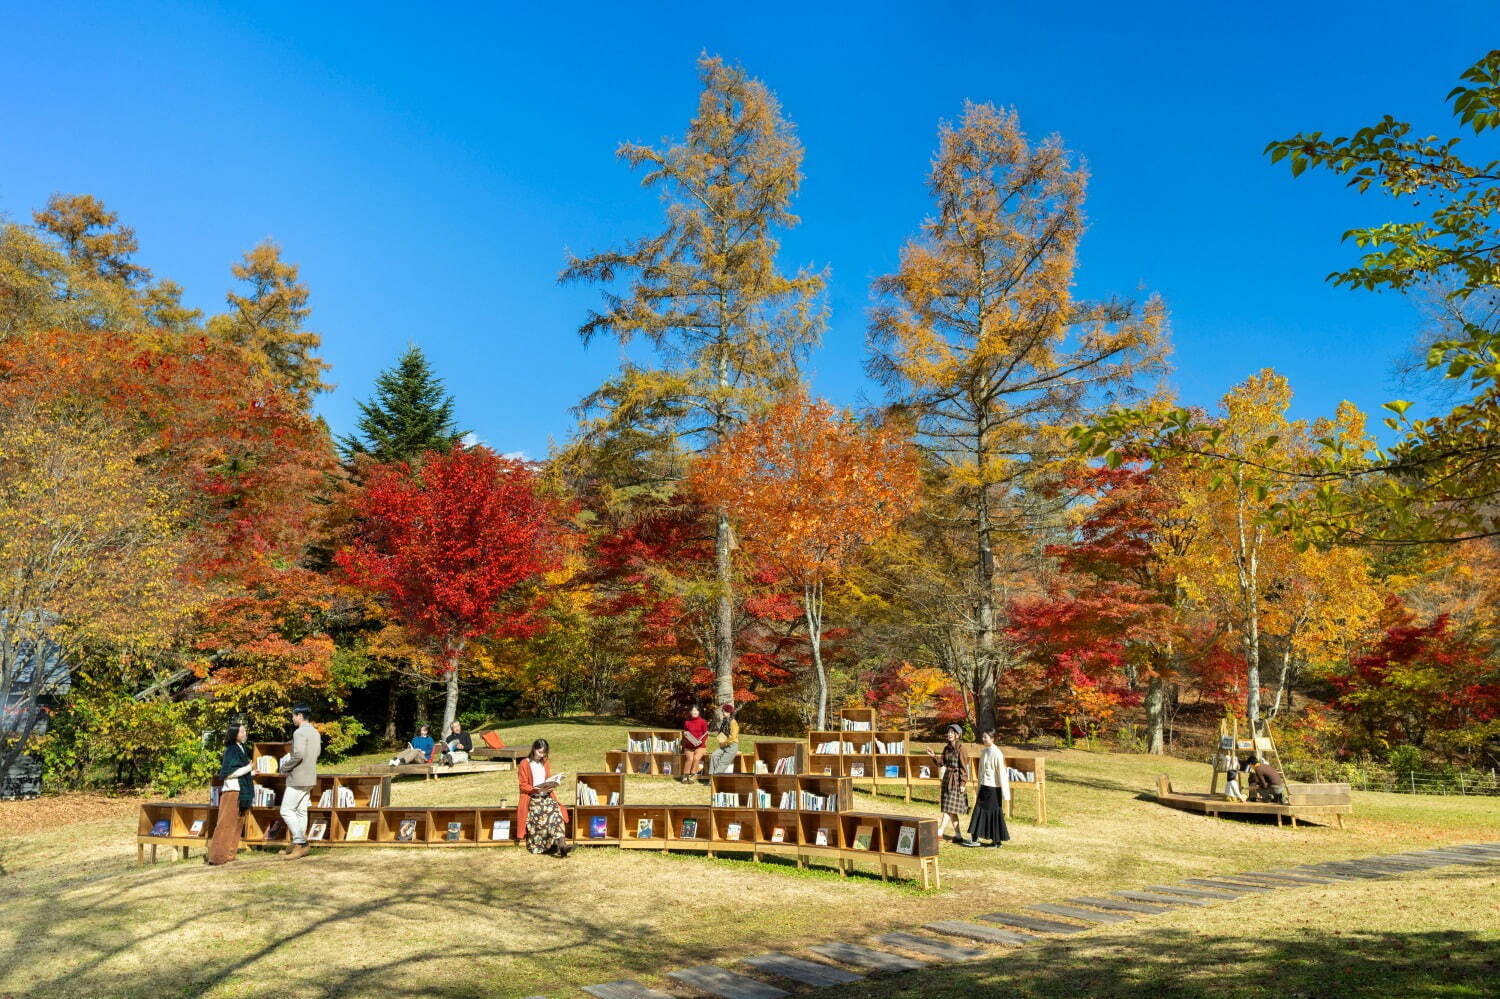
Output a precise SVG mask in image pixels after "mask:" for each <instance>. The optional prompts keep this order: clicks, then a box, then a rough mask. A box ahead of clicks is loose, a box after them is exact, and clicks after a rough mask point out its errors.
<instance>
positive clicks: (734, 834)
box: [724, 822, 740, 841]
mask: <svg viewBox="0 0 1500 999" xmlns="http://www.w3.org/2000/svg"><path fill="white" fill-rule="evenodd" d="M724 838H725V839H727V840H733V841H738V840H739V838H740V824H739V823H738V822H731V823H729V824H728V825H726V826H725V827H724Z"/></svg>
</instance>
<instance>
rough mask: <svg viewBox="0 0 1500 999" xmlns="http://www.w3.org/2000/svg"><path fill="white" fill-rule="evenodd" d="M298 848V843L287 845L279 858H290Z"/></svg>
mask: <svg viewBox="0 0 1500 999" xmlns="http://www.w3.org/2000/svg"><path fill="white" fill-rule="evenodd" d="M296 848H297V844H296V843H287V845H286V846H284V847H282V849H281V853H280V854H278V856H282V857H290V856H291V855H292V851H293V850H295V849H296Z"/></svg>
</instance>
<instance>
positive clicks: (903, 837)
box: [896, 826, 917, 857]
mask: <svg viewBox="0 0 1500 999" xmlns="http://www.w3.org/2000/svg"><path fill="white" fill-rule="evenodd" d="M916 848H917V827H916V826H902V827H901V834H900V835H899V836H897V837H896V852H897V853H904V854H906V855H907V856H908V857H910V856H911V855H912V854H913V853H914V852H916Z"/></svg>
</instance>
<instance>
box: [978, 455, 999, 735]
mask: <svg viewBox="0 0 1500 999" xmlns="http://www.w3.org/2000/svg"><path fill="white" fill-rule="evenodd" d="M981 467H982V465H981ZM975 522H976V540H977V541H978V544H979V566H978V570H979V580H978V582H979V594H978V597H979V606H978V614H977V621H976V625H977V632H978V634H977V635H976V636H975V637H976V638H977V643H976V644H977V648H976V650H975V658H976V662H975V666H976V673H977V676H976V677H975V681H976V683H975V690H974V700H975V702H976V703H975V705H974V707H975V713H976V714H977V715H978V719H977V721H978V723H979V731H980V732H987V731H991V730H993V729H994V728H995V679H996V677H995V551H994V539H993V538H992V536H991V534H992V529H991V525H990V499H989V491H988V490H987V489H986V488H985V487H984V485H983V484H982V483H981V485H980V487H979V497H978V503H977V509H976V510H975Z"/></svg>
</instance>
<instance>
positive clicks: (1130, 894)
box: [1110, 888, 1213, 905]
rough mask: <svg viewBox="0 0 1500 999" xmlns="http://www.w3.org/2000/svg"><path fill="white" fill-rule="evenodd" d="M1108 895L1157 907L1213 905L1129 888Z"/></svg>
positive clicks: (1202, 899)
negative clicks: (1152, 903) (1151, 903)
mask: <svg viewBox="0 0 1500 999" xmlns="http://www.w3.org/2000/svg"><path fill="white" fill-rule="evenodd" d="M1110 894H1111V895H1118V896H1120V897H1121V898H1128V899H1130V900H1131V901H1132V902H1155V903H1156V904H1157V905H1213V900H1212V899H1207V898H1198V897H1196V896H1194V895H1167V894H1165V893H1163V892H1154V891H1135V890H1134V889H1130V888H1126V889H1123V890H1121V891H1116V892H1110Z"/></svg>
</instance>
